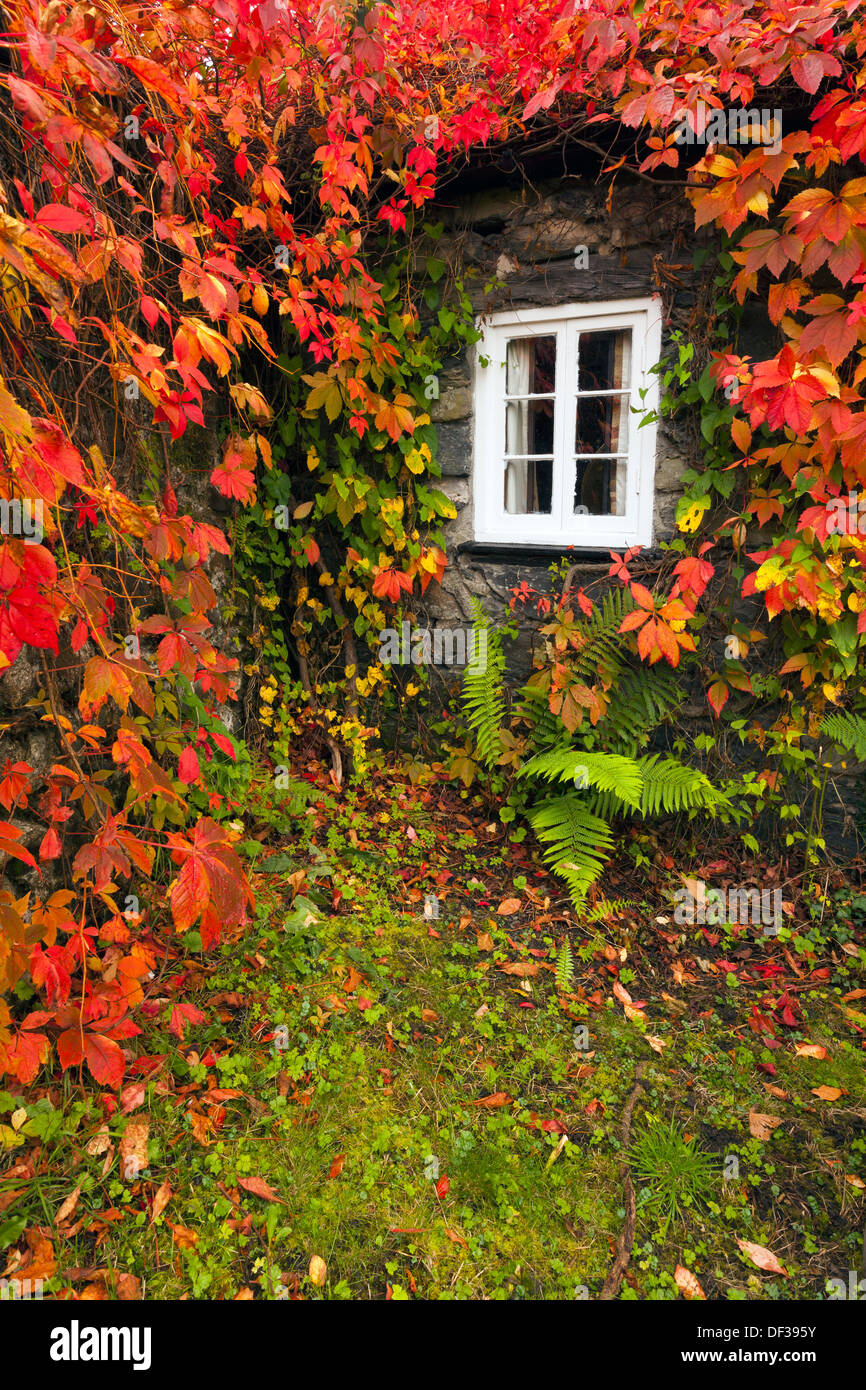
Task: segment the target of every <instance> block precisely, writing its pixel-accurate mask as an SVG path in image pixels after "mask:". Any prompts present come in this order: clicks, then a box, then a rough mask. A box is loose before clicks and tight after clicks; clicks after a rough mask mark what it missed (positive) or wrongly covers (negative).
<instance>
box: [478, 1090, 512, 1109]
mask: <svg viewBox="0 0 866 1390" xmlns="http://www.w3.org/2000/svg"><path fill="white" fill-rule="evenodd" d="M512 1100H513V1096H510V1095H508V1093H507V1092H506V1091H494V1092H493V1095H492V1096H484V1097H483V1099H482V1100H473V1102H472V1104H473V1105H483V1106H485V1107H486V1108H487V1109H488V1110H497V1109H498V1108H499V1106H501V1105H510V1104H511V1102H512Z"/></svg>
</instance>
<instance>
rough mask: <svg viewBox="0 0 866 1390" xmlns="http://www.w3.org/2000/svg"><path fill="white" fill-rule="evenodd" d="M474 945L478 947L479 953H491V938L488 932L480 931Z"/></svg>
mask: <svg viewBox="0 0 866 1390" xmlns="http://www.w3.org/2000/svg"><path fill="white" fill-rule="evenodd" d="M476 944H477V946H478V949H479V951H492V950H493V937H492V936H491V935H490V932H489V931H480V932H479V933H478V937H477V941H476Z"/></svg>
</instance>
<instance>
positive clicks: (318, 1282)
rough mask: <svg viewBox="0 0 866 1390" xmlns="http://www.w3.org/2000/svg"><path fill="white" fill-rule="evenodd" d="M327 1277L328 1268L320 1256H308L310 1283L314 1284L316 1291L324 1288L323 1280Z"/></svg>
mask: <svg viewBox="0 0 866 1390" xmlns="http://www.w3.org/2000/svg"><path fill="white" fill-rule="evenodd" d="M327 1277H328V1266H327V1265H326V1264H325V1261H324V1260H323V1259H322V1257H321V1255H311V1256H310V1282H311V1283H313V1284H315V1286H316V1288H317V1289H323V1288H324V1287H325V1280H326V1279H327Z"/></svg>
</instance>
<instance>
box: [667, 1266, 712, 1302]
mask: <svg viewBox="0 0 866 1390" xmlns="http://www.w3.org/2000/svg"><path fill="white" fill-rule="evenodd" d="M674 1282H675V1284H676V1286H677V1288H678V1289H679V1291H680V1293H681V1294H682V1296H683V1298H688V1299H693V1298H706V1294H705V1293H704V1291H703V1289H702V1288H701V1286H700V1284H699V1283H698V1281H697V1279H696V1278H695V1276H694V1274H692V1271H691V1270H690V1269H686V1267H685V1265H677V1267H676V1269H675V1270H674Z"/></svg>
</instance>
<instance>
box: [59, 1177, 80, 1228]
mask: <svg viewBox="0 0 866 1390" xmlns="http://www.w3.org/2000/svg"><path fill="white" fill-rule="evenodd" d="M80 1196H81V1184H80V1183H79V1185H78V1187H76V1189H75V1191H74V1192H70V1194H69V1196H68V1197H67V1198H66V1199H65V1201H63V1202H61V1204H60V1206H59V1207H58V1209H57V1215H56V1216H55V1218H54V1222H55V1225H57V1226H59V1225H60V1224H61V1222H63V1221H68V1220H69V1218H70V1216H71V1215H72V1213H73V1212H74V1211H75V1208H76V1207H77V1206H78V1199H79V1197H80Z"/></svg>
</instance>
